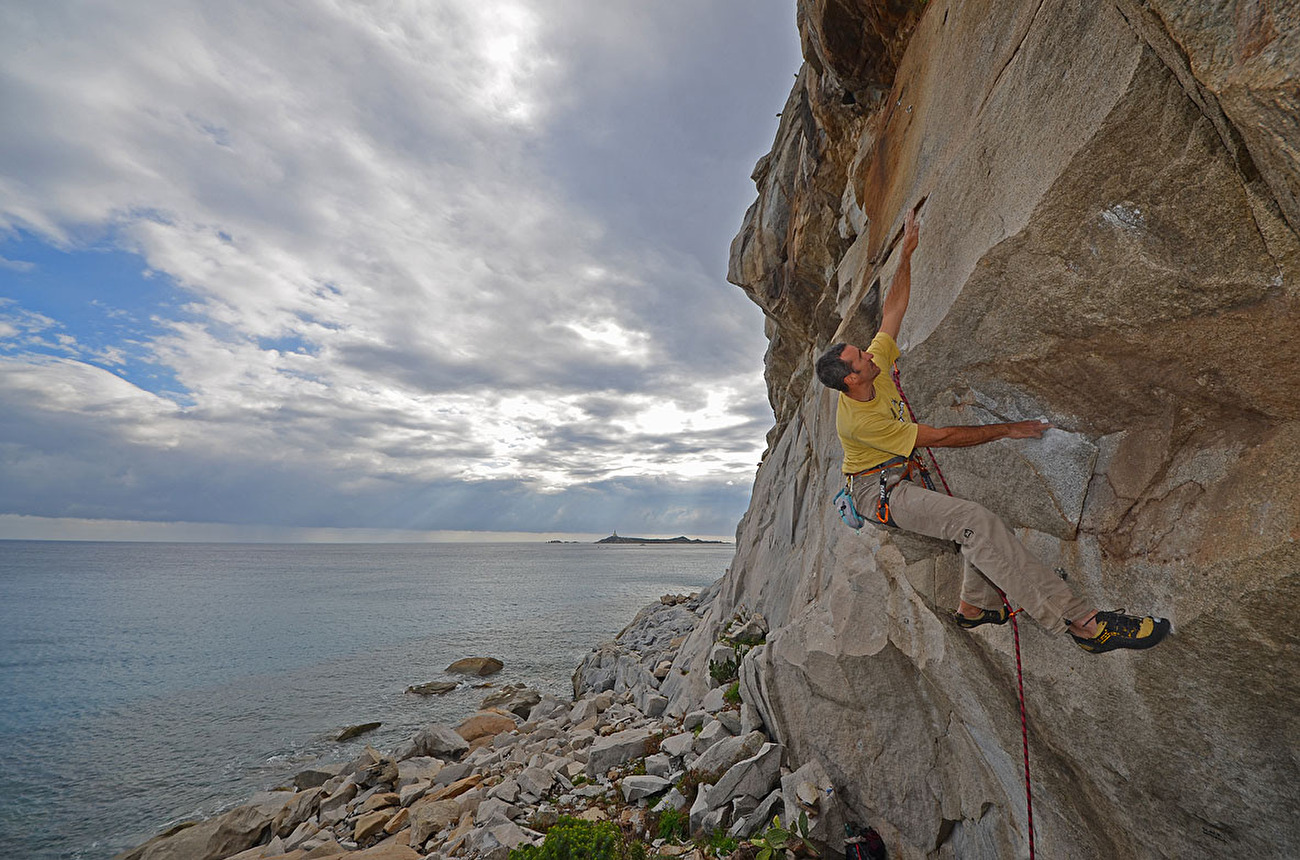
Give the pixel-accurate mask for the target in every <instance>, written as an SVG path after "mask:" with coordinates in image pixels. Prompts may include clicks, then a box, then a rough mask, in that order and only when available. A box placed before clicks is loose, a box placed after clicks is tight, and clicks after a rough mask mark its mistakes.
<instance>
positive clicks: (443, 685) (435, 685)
mask: <svg viewBox="0 0 1300 860" xmlns="http://www.w3.org/2000/svg"><path fill="white" fill-rule="evenodd" d="M459 686H460V683H459V682H458V681H429V682H428V683H427V684H416V685H414V686H410V687H407V688H406V692H408V693H414V694H415V695H417V696H431V695H439V696H440V695H442V694H443V693H450V692H451V691H452V690H454V689H456V688H457V687H459Z"/></svg>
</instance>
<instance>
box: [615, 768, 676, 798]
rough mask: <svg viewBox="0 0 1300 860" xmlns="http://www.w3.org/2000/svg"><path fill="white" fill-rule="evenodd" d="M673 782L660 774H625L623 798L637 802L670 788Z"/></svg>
mask: <svg viewBox="0 0 1300 860" xmlns="http://www.w3.org/2000/svg"><path fill="white" fill-rule="evenodd" d="M671 786H672V783H671V782H669V781H668V780H666V779H664V778H663V777H660V776H649V775H646V776H625V777H623V784H622V789H623V799H624V800H626V801H627V802H628V803H635V802H636V801H638V800H640V799H642V798H644V797H651V796H653V795H656V794H658V793H659V792H661V791H665V790H666V789H668V788H670V787H671Z"/></svg>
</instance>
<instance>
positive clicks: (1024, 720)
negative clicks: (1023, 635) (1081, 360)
mask: <svg viewBox="0 0 1300 860" xmlns="http://www.w3.org/2000/svg"><path fill="white" fill-rule="evenodd" d="M892 376H893V379H894V387H895V388H897V389H898V394H899V396H900V397H902V398H903V405H904V406H906V407H907V414H908V417H910V418H911V419H912V423H913V424H915V423H917V420H916V413H915V412H913V411H912V404H911V403H909V402H908V400H907V395H906V394H904V393H903V382H902V380H901V379H900V378H899V373H898V362H894V368H893V372H892ZM925 452H926V453H927V454H929V455H930V462H932V463H934V472H935V474H936V475H938V476H939V480H940V481H941V482H942V483H943V491H944V492H945V493H947V494H948V495H950V496H951V495H952V490H951V489H949V488H948V481H947V480H946V479H945V478H944V477H943V470H942V469H940V468H939V458H938V457H935V456H934V451H933V450H932V449H930V448H926V449H925ZM912 456H913V457H916V452H915V451H913V452H912ZM921 468H922V470H924V468H925V467H924V465H922V467H921ZM929 486H930V489H934V486H933V484H930V485H929ZM881 489H882V495H883V489H884V479H883V478H882V479H881ZM886 512H888V507H887V506H886ZM990 584H992V583H990ZM993 587H994V588H995V589H997V592H998V597H1000V598H1002V605H1003V606H1005V607H1006V608H1007V612H1008V613H1009V614H1010V616H1011V635H1012V637H1013V638H1014V639H1015V643H1016V686H1017V687H1018V688H1019V692H1020V738H1021V743H1022V746H1023V747H1024V751H1025V813H1026V817H1027V818H1028V822H1029V860H1034V796H1033V791H1032V789H1031V788H1030V780H1029V718H1028V717H1027V716H1026V714H1025V673H1024V668H1023V666H1022V664H1021V662H1020V625H1018V624H1017V623H1016V615H1017V614H1018V613H1019V612H1020V610H1019V609H1012V608H1011V602H1010V601H1009V600H1007V594H1006V592H1005V591H1003V590H1002V589H1001V588H998V586H997V585H993Z"/></svg>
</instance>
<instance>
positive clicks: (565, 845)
mask: <svg viewBox="0 0 1300 860" xmlns="http://www.w3.org/2000/svg"><path fill="white" fill-rule="evenodd" d="M509 857H510V860H644V858H645V846H644V845H643V844H641V843H640V842H629V841H628V840H627V839H625V838H624V836H623V833H622V832H621V831H620V830H619V829H618V827H617V826H615V825H614V824H613V823H611V822H609V821H583V820H582V819H580V818H571V817H569V816H567V815H565V816H561V817H560V820H559V821H557V822H555V824H554V825H553V826H552V827H551V829H550V830H548V831H546V840H545V841H544V842H542V844H541V845H523V846H520V847H519V848H515V849H514V850H512V851H511V852H510V855H509Z"/></svg>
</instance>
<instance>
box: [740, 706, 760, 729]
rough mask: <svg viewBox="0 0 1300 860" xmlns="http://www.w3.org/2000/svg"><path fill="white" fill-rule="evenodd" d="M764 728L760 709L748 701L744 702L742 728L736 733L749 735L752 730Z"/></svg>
mask: <svg viewBox="0 0 1300 860" xmlns="http://www.w3.org/2000/svg"><path fill="white" fill-rule="evenodd" d="M762 730H763V718H762V717H761V716H760V715H759V713H758V710H757V709H756V708H754V706H753V705H750V704H749V703H748V702H742V703H741V705H740V728H739V729H738V730H737V731H736V734H739V735H747V734H749V733H750V732H760V731H762Z"/></svg>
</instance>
